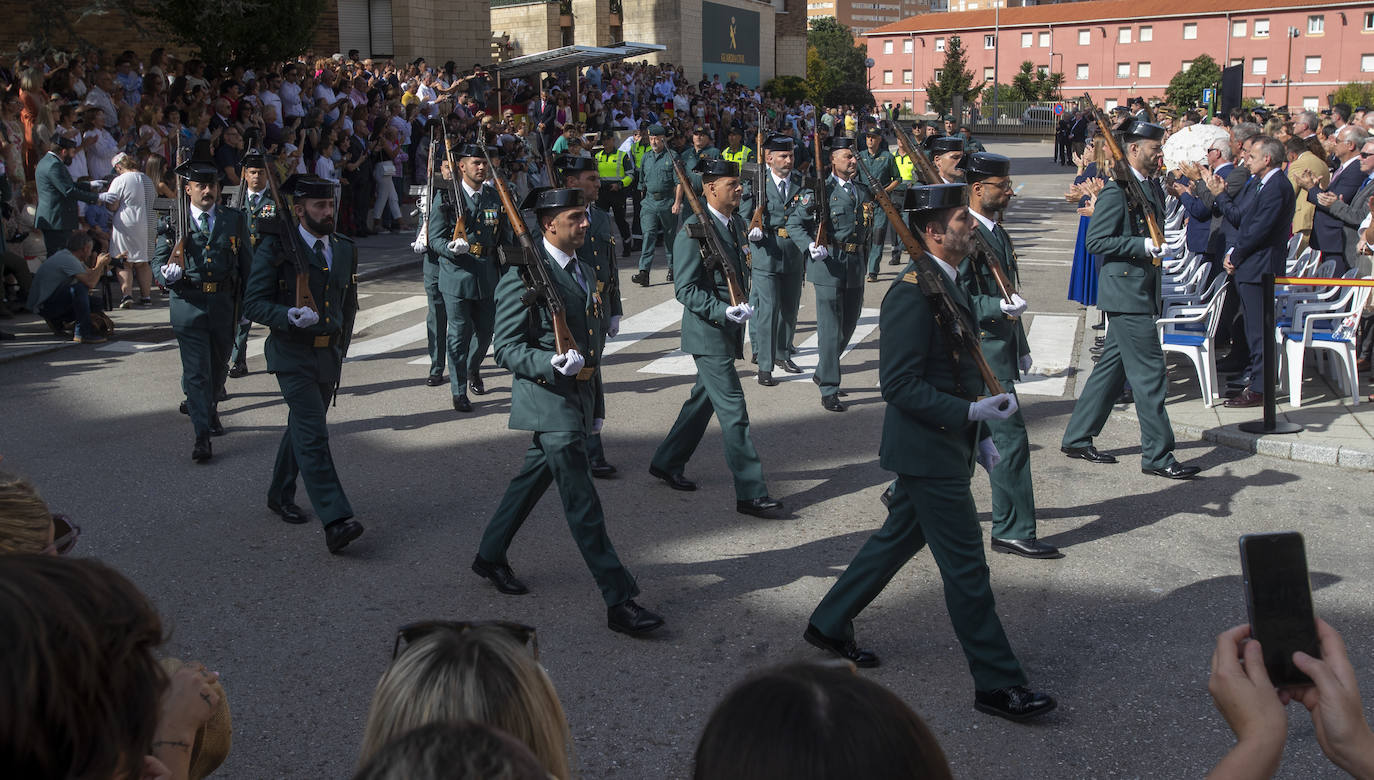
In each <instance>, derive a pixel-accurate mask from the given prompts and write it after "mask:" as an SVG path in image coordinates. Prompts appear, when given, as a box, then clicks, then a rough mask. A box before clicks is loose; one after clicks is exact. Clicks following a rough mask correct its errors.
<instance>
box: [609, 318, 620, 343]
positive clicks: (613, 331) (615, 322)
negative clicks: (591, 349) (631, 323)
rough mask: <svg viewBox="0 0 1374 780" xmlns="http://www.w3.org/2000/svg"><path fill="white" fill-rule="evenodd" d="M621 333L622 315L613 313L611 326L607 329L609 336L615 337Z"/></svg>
mask: <svg viewBox="0 0 1374 780" xmlns="http://www.w3.org/2000/svg"><path fill="white" fill-rule="evenodd" d="M619 335H620V315H619V314H612V315H611V327H609V328H607V329H606V336H607V338H615V337H616V336H619Z"/></svg>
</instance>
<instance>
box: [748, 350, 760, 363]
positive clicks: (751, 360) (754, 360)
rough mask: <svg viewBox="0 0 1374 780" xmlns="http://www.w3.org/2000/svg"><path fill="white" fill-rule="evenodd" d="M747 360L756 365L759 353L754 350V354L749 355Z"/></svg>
mask: <svg viewBox="0 0 1374 780" xmlns="http://www.w3.org/2000/svg"><path fill="white" fill-rule="evenodd" d="M749 362H750V363H753V364H754V365H756V366H757V365H758V364H759V353H757V352H755V353H754V354H752V355H750V356H749Z"/></svg>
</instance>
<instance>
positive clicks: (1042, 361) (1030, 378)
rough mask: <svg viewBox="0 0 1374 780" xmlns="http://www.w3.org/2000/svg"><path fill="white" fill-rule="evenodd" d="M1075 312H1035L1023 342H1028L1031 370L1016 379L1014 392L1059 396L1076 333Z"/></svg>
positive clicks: (1065, 384) (1071, 363) (1064, 383)
mask: <svg viewBox="0 0 1374 780" xmlns="http://www.w3.org/2000/svg"><path fill="white" fill-rule="evenodd" d="M1078 320H1079V316H1078V315H1077V314H1036V315H1034V319H1033V320H1032V321H1031V327H1030V332H1029V333H1027V334H1026V342H1027V343H1028V344H1029V345H1030V353H1031V359H1032V360H1033V361H1034V363H1033V364H1032V365H1031V370H1030V371H1029V372H1027V373H1026V374H1024V375H1023V377H1024V378H1023V379H1022V380H1021V381H1020V382H1017V383H1016V392H1018V393H1021V394H1024V395H1045V396H1051V397H1054V398H1060V397H1062V396H1063V395H1064V392H1065V390H1066V389H1067V388H1068V384H1069V369H1070V368H1071V367H1072V366H1073V351H1074V347H1075V346H1076V345H1077V343H1078V342H1077V340H1076V339H1077V336H1078Z"/></svg>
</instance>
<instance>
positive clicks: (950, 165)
mask: <svg viewBox="0 0 1374 780" xmlns="http://www.w3.org/2000/svg"><path fill="white" fill-rule="evenodd" d="M929 148H930V161H931V162H933V163H935V170H937V171H939V172H940V178H942V179H944V180H945V183H946V184H957V183H959V182H962V181H963V180H964V170H963V167H962V166H961V165H960V163H962V162H963V160H964V139H962V138H953V137H950V136H943V137H938V138H934V139H931V141H930V147H929Z"/></svg>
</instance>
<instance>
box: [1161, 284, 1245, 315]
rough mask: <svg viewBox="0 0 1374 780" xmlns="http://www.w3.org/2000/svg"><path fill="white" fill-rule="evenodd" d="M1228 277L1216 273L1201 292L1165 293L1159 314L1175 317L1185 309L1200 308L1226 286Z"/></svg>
mask: <svg viewBox="0 0 1374 780" xmlns="http://www.w3.org/2000/svg"><path fill="white" fill-rule="evenodd" d="M1228 278H1230V277H1228V276H1227V275H1226V274H1217V275H1216V276H1214V277H1212V281H1211V282H1210V283H1208V285H1207V286H1206V287H1205V288H1203V290H1202V292H1200V293H1197V294H1194V295H1165V296H1164V298H1163V304H1164V305H1163V306H1162V307H1161V308H1160V316H1162V317H1175V316H1179V315H1180V314H1186V313H1188V312H1186V311H1184V310H1185V309H1194V308H1196V309H1201V308H1202V307H1205V306H1206V305H1207V304H1208V303H1210V302H1211V300H1212V296H1214V295H1216V294H1217V292H1218V291H1220V290H1221V289H1222V288H1224V287H1226V280H1227V279H1228Z"/></svg>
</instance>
